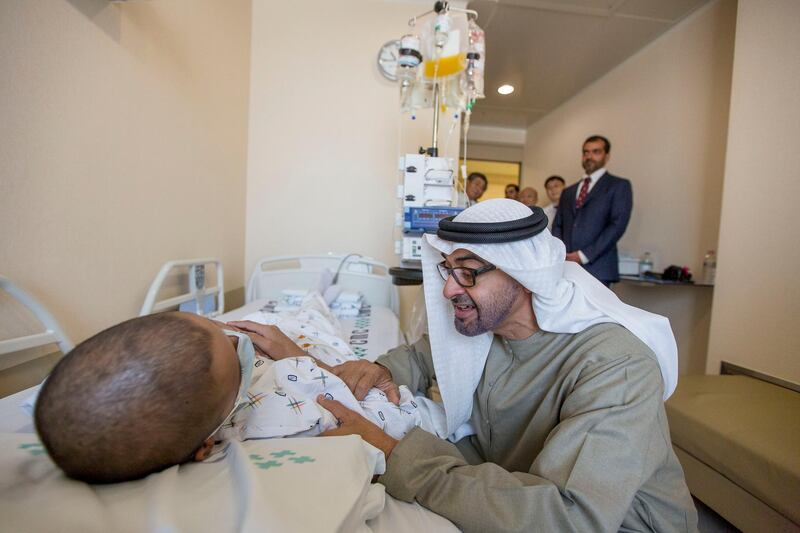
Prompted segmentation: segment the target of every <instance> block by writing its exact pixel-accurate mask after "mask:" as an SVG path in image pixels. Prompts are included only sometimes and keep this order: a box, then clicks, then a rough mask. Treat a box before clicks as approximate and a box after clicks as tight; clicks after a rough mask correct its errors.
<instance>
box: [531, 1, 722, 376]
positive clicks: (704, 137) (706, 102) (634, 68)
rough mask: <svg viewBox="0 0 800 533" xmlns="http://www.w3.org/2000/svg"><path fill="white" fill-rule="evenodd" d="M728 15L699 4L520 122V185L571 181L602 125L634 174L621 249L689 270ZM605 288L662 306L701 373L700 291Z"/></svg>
mask: <svg viewBox="0 0 800 533" xmlns="http://www.w3.org/2000/svg"><path fill="white" fill-rule="evenodd" d="M735 13H736V4H735V2H733V1H732V0H720V1H717V2H714V3H712V4H710V5H709V6H707V7H705V8H703V9H701V10H699V11H698V12H696V13H694V14H693V15H691V16H690V17H689V18H687V19H686V20H684V21H683V22H681V23H679V24H678V25H677V26H675V27H674V28H672V29H671V30H669V31H668V32H666V33H665V34H664V35H662V36H661V37H659V38H658V39H657V40H655V41H654V42H653V43H651V44H650V45H648V46H647V47H645V48H644V49H643V50H641V51H639V52H638V53H636V54H635V55H634V56H632V57H631V58H629V59H628V60H627V61H625V62H624V63H622V64H621V65H619V66H618V67H616V68H615V69H614V70H612V71H611V72H609V73H608V74H607V75H605V76H604V77H602V78H601V79H599V80H598V81H597V82H595V83H594V84H592V85H590V86H589V87H588V88H586V89H585V90H583V91H582V92H581V93H579V94H578V95H577V96H575V97H574V98H572V99H571V100H569V101H568V102H566V103H565V104H563V105H562V106H560V107H558V108H557V109H556V110H555V111H553V112H551V113H550V114H549V115H547V116H546V117H544V118H542V119H541V120H540V121H538V122H536V123H535V124H534V125H533V126H531V127H530V128H529V129H528V132H527V145H526V149H525V159H524V160H523V166H522V171H523V180H522V181H523V185H533V186H535V187H537V188H539V189H540V190H541V189H542V187H543V183H544V180H545V179H546V178H547V177H548V176H549V175H551V174H560V175H561V176H564V178H565V179H567V182H568V184H569V183H574V182H575V181H577V180H578V179H579V177H580V175H581V173H582V169H581V167H580V147H581V143H582V141H583V139H585V138H586V137H587V136H588V135H590V134H593V133H600V134H605V135H606V136H608V137H609V138H610V140H611V143H612V152H611V154H612V158H611V161H610V163H609V170H610V171H611V172H613V173H615V174H617V175H621V176H624V177H627V178H629V179H630V180H631V181H632V183H633V195H634V209H633V216H632V218H631V222H630V225H629V227H628V230H627V232H626V234H625V236H624V237H623V238H622V240H621V242H620V248H621V249H623V250H628V251H630V252H633V253H635V254H636V255H640V254H641V253H643V252H644V251H650V252H651V253H653V254H654V256H655V260H656V265H655V266H656V268H657V269H660V268H663V267H665V266H668V265H670V264H680V265H689V266H690V267H691V268H692V269H693V270H694V271H695V272H696V273H697V274H699V270H700V267H701V264H702V257H703V254H704V253H705V251H706V250H708V249H711V248H716V247H717V246H716V245H717V235H718V228H719V213H720V203H721V195H722V193H721V191H722V179H723V163H724V160H725V138H726V131H727V122H728V106H729V98H730V79H731V64H732V57H733V38H734V25H735V16H736V15H735ZM673 289H674V288H673ZM615 290H616V291H617V292H618V293H619V294H620V295H621V297H622V298H623V299H624V300H626V301H630V302H631V303H634V304H636V305H639V306H641V307H645V308H648V309H652V310H653V311H655V312H660V313H662V314H666V315H667V316H669V317H670V318H671V320H672V323H673V328H674V329H675V332H676V336H677V338H678V345H679V349H680V352H681V361H680V366H681V371H682V372H684V373H686V372H690V371H691V372H702V370H703V368H704V366H705V355H706V354H705V347H706V342H707V335H708V321H709V316H710V308H709V302H710V295H709V294H708V292H707V291H708V289H700V288H693V289H677V290H672V289H670V288H660V289H656V288H646V287H634V286H628V285H625V284H621V285H618V286H617V287H616V289H615ZM687 317H693V318H695V317H696V318H697V319H698V321H699V322H698V321H695V320H688V319H687Z"/></svg>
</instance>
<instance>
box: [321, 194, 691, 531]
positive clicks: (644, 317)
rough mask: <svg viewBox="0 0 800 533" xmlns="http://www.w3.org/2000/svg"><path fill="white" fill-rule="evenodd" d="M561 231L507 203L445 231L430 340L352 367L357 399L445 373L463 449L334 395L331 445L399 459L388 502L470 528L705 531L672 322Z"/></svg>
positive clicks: (432, 276) (431, 296)
mask: <svg viewBox="0 0 800 533" xmlns="http://www.w3.org/2000/svg"><path fill="white" fill-rule="evenodd" d="M546 226H547V217H546V216H545V215H544V213H543V211H542V210H541V209H539V208H534V209H533V213H531V209H530V208H528V207H525V206H523V205H522V204H520V203H518V202H514V201H512V200H506V199H498V200H488V201H486V202H482V203H480V204H477V205H476V206H473V207H470V208H468V209H466V210H465V211H463V212H462V213H461V214H459V215H458V216H456V217H455V218H454V219H452V220H444V221H442V223H441V224H440V226H439V232H438V234H437V235H428V236H427V237H426V241H427V244H426V246H425V249H424V255H423V276H424V291H425V299H426V305H427V310H428V326H429V338H428V337H423V338H422V339H421V340H420V341H418V342H417V343H416V344H415V345H413V346H401V347H398V348H396V349H394V350H392V351H391V352H389V353H388V354H386V355H384V356H382V357H381V358H379V359H378V361H377V364H373V363H367V362H365V361H359V362H353V363H345V364H344V365H342V366H340V367H337V368H336V373H337V374H338V375H339V376H340V377H341V378H342V379H343V380H344V381H345V382H346V383H348V385H349V386H350V387H351V389H353V391H354V393H355V394H356V397H359V395H362V396H363V395H364V394H365V393H366V391H367V390H368V389H369V388H370V387H372V386H378V387H379V388H382V389H383V390H384V391H386V392H387V393H389V396H390V397H393V396H394V392H395V391H396V384H404V385H407V386H408V387H409V388H410V389H411V390H412V391H425V390H427V389H428V388H429V387H430V386H431V385H432V384H433V383H434V377H435V379H436V381H437V382H438V385H439V388H440V391H441V395H442V399H443V403H444V409H445V416H446V422H445V423H446V428H445V429H443V431H442V434H443V435H450V438H449V440H450V441H451V442H448V440H444V439H440V438H437V437H436V436H434V435H432V434H430V433H426V432H425V431H422V430H420V429H413V430H412V431H411V432H409V433H408V434H407V435H406V436H405V437H404V438H403V439H402V440H400V441H396V440H394V439H392V438H391V437H388V436H387V435H385V434H384V433H383V432H381V431H380V430H379V429H378V428H377V427H375V426H374V425H373V424H370V423H369V422H367V421H366V420H365V419H363V418H362V417H360V416H358V415H356V414H355V413H353V412H351V411H348V410H347V409H346V408H344V407H343V406H342V405H341V404H338V403H337V402H334V401H328V400H324V399H320V400H319V403H320V404H321V405H322V406H323V407H325V408H327V409H328V410H330V411H331V412H333V414H334V415H336V416H337V417H338V418H339V419H340V421H341V427H340V428H338V429H336V430H334V431H332V432H329V433H330V434H348V433H357V434H360V435H361V436H362V437H363V438H364V439H365V440H367V441H369V442H371V443H372V444H374V445H375V446H377V447H379V448H381V449H383V450H384V453H385V454H386V456H387V468H386V473H385V474H384V475H383V476H381V477H380V478H379V482H380V483H383V484H384V485H385V486H386V490H387V492H389V494H391V495H392V496H394V497H396V498H399V499H401V500H405V501H413V500H416V501H418V502H419V503H421V504H422V505H424V506H425V507H428V508H429V509H431V510H433V511H435V512H437V513H439V514H441V515H443V516H445V517H447V518H449V519H450V520H452V521H453V522H454V523H455V524H456V525H457V526H458V527H459V528H461V529H463V530H465V531H618V530H619V531H695V530H696V528H697V514H696V511H695V509H694V505H693V503H692V499H691V496H690V495H689V491H688V489H687V487H686V483H685V480H684V477H683V471H682V469H681V466H680V464H679V463H678V460H677V458H676V456H675V454H674V453H673V450H672V446H671V444H670V435H669V428H668V426H667V418H666V414H665V411H664V405H663V400H664V399H666V397H668V396H669V395H670V394H671V393H672V391H673V390H674V388H675V385H676V382H677V350H676V346H675V340H674V337H673V335H672V331H671V329H670V326H669V322H668V320H667V319H666V318H664V317H661V316H658V315H654V314H651V313H648V312H646V311H642V310H640V309H636V308H634V307H631V306H628V305H626V304H624V303H622V302H621V301H620V300H619V299H618V298H617V297H616V296H615V295H614V294H613V293H612V292H611V291H609V290H608V289H607V288H606V287H604V286H603V285H602V284H601V283H600V282H598V281H597V280H596V279H594V278H593V277H592V276H591V275H589V274H588V273H586V272H585V271H584V270H583V269H582V268H581V267H580V266H578V265H577V264H574V263H570V262H565V261H564V258H565V249H564V245H563V243H562V242H561V241H560V240H558V239H556V238H554V237H552V236H551V235H550V232H549V231H548V230H547V229H546ZM464 435H466V436H464Z"/></svg>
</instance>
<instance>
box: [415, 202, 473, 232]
mask: <svg viewBox="0 0 800 533" xmlns="http://www.w3.org/2000/svg"><path fill="white" fill-rule="evenodd" d="M461 211H463V208H461V207H407V208H406V209H405V213H404V214H405V216H404V224H403V230H404V231H414V232H434V231H436V230H437V229H439V221H440V220H441V219H443V218H447V217H452V216H455V215H457V214H459V213H460V212H461Z"/></svg>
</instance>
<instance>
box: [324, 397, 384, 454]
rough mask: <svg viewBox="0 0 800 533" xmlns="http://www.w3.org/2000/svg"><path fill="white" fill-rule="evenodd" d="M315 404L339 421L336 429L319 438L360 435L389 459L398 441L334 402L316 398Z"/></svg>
mask: <svg viewBox="0 0 800 533" xmlns="http://www.w3.org/2000/svg"><path fill="white" fill-rule="evenodd" d="M317 403H318V404H320V405H321V406H322V407H324V408H325V409H327V410H328V411H330V412H331V413H333V416H335V417H336V418H337V419H338V420H339V427H338V428H336V429H330V430H328V431H326V432H324V433H320V436H322V437H336V436H340V435H360V436H361V438H362V439H364V440H365V441H367V442H369V443H370V444H372V445H373V446H375V447H376V448H378V449H379V450H381V451H382V452H383V455H385V456H386V458H387V459H388V458H389V455H390V454H391V453H392V450H393V449H394V447H395V446H396V445H397V442H398V441H396V440H395V439H393V438H392V437H390V436H389V435H387V434H386V433H384V432H383V430H381V428H379V427H378V426H376V425H375V424H373V423H372V422H370V421H369V420H367V419H366V418H364V417H363V416H361V415H360V414H358V413H356V412H355V411H351V410H350V409H348V408H347V407H345V406H344V405H342V404H341V403H339V402H337V401H336V400H328V399H327V398H325V396H317Z"/></svg>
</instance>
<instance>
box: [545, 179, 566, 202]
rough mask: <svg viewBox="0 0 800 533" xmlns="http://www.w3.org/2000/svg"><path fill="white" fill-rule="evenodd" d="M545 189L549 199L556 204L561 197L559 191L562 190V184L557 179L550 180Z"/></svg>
mask: <svg viewBox="0 0 800 533" xmlns="http://www.w3.org/2000/svg"><path fill="white" fill-rule="evenodd" d="M545 189H547V197H548V198H550V201H551V202H553V203H554V204H556V205H558V201H559V200H560V199H561V191H563V190H564V184H563V183H561V181H559V180H550V182H549V183H548V184H547V185H546V186H545Z"/></svg>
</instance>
